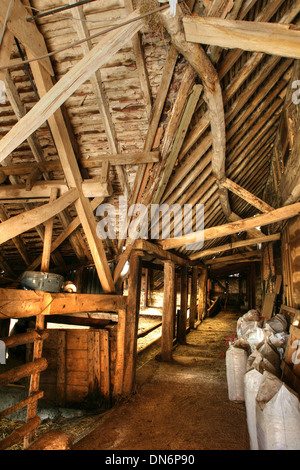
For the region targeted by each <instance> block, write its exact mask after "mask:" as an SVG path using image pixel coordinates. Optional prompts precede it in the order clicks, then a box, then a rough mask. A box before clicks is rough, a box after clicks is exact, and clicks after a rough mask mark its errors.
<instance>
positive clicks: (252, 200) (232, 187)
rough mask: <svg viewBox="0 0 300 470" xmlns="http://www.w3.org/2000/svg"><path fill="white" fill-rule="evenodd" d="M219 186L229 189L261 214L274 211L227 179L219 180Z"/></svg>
mask: <svg viewBox="0 0 300 470" xmlns="http://www.w3.org/2000/svg"><path fill="white" fill-rule="evenodd" d="M221 185H222V186H224V187H225V188H227V189H229V190H230V191H232V192H233V193H234V194H236V195H237V196H239V197H241V198H242V199H244V200H245V201H246V202H248V203H249V204H251V205H252V206H254V207H256V208H257V209H258V210H260V211H261V212H263V213H266V212H272V211H273V210H274V208H273V207H271V206H270V205H269V204H267V203H266V202H264V201H263V200H262V199H260V198H258V197H257V196H255V195H254V194H252V193H250V192H249V191H247V190H246V189H244V188H242V186H240V185H239V184H237V183H235V182H234V181H232V180H230V179H229V178H223V179H222V180H221Z"/></svg>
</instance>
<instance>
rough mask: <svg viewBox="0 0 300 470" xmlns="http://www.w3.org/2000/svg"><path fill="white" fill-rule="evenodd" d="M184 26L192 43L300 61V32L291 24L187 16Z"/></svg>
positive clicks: (187, 37) (187, 38)
mask: <svg viewBox="0 0 300 470" xmlns="http://www.w3.org/2000/svg"><path fill="white" fill-rule="evenodd" d="M183 26H184V31H185V36H186V40H187V41H190V42H194V43H195V42H196V43H200V44H209V45H215V46H220V47H224V48H228V49H235V48H238V49H243V50H245V51H255V52H264V53H265V54H270V55H277V56H282V57H290V58H293V59H299V58H300V31H297V30H294V29H292V27H291V26H290V25H282V24H278V23H262V22H251V21H240V20H227V19H221V18H208V17H207V18H203V17H195V16H193V17H190V16H186V17H185V18H184V19H183Z"/></svg>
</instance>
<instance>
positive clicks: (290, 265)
mask: <svg viewBox="0 0 300 470" xmlns="http://www.w3.org/2000/svg"><path fill="white" fill-rule="evenodd" d="M282 263H283V267H282V272H283V276H284V295H285V297H286V303H287V305H288V306H290V307H294V308H297V309H299V308H300V217H294V218H293V219H291V220H290V221H289V222H288V224H287V226H286V228H285V231H284V234H283V241H282Z"/></svg>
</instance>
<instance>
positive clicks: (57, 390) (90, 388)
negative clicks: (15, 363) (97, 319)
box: [41, 328, 116, 406]
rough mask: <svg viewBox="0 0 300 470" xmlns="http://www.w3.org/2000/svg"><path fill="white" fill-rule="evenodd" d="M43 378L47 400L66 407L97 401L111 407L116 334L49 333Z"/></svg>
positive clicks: (101, 331) (98, 331)
mask: <svg viewBox="0 0 300 470" xmlns="http://www.w3.org/2000/svg"><path fill="white" fill-rule="evenodd" d="M47 332H48V333H49V337H48V339H47V340H46V341H45V343H44V357H46V358H47V361H48V369H47V370H46V371H44V373H43V374H41V389H42V390H44V400H45V402H48V403H55V404H57V405H60V406H63V405H67V404H71V403H78V402H87V401H89V400H97V401H98V402H101V404H104V405H105V406H110V404H111V389H112V385H113V381H114V380H113V376H114V364H115V349H116V341H115V330H114V329H112V330H111V331H109V330H108V329H92V328H91V329H48V330H47Z"/></svg>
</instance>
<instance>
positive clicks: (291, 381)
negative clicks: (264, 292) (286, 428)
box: [280, 305, 300, 393]
mask: <svg viewBox="0 0 300 470" xmlns="http://www.w3.org/2000/svg"><path fill="white" fill-rule="evenodd" d="M280 313H283V314H284V315H285V316H286V317H287V318H289V323H290V325H289V338H288V343H287V346H286V349H285V354H284V358H283V360H282V362H281V370H282V379H283V380H284V381H285V382H287V384H288V385H289V386H290V387H291V388H293V390H295V391H296V392H297V393H300V310H297V309H295V308H293V307H287V306H286V305H282V306H281V309H280Z"/></svg>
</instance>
